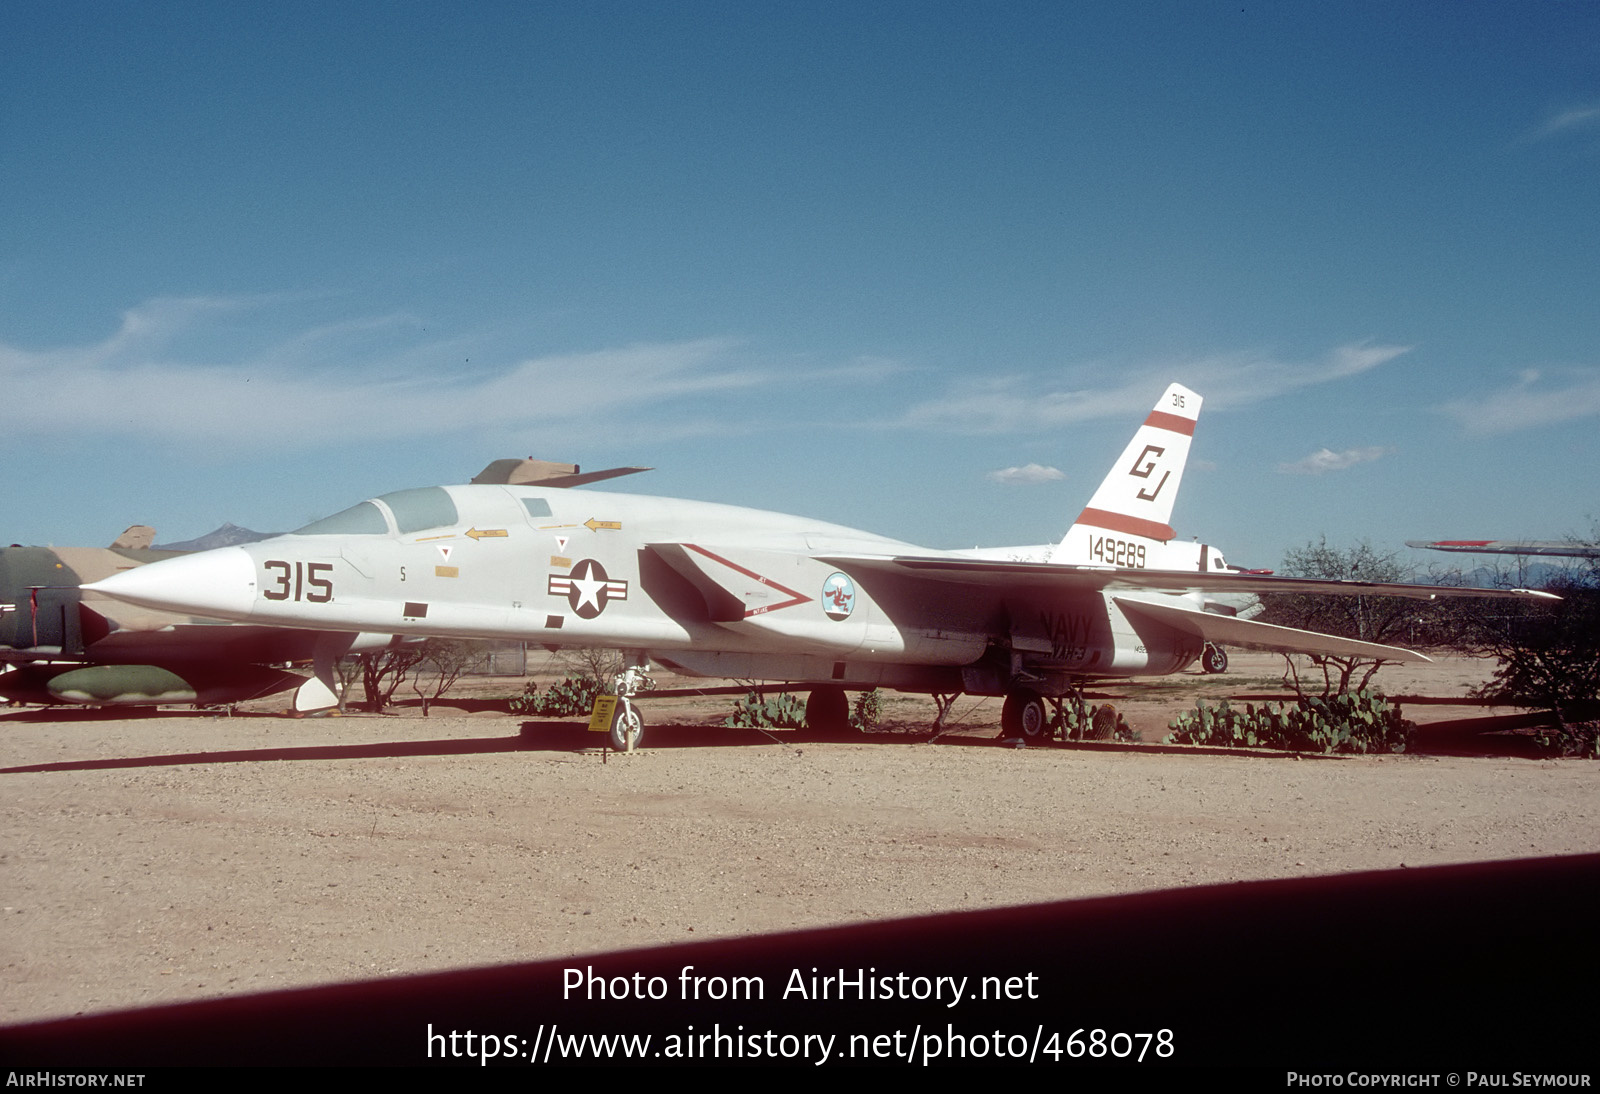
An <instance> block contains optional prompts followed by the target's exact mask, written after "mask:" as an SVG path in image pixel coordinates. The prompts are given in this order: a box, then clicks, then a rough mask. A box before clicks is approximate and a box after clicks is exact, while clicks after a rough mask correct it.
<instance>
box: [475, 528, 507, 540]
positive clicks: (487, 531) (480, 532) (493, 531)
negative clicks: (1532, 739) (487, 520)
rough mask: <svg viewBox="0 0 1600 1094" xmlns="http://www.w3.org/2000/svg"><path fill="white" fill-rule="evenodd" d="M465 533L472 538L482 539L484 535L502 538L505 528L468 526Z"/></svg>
mask: <svg viewBox="0 0 1600 1094" xmlns="http://www.w3.org/2000/svg"><path fill="white" fill-rule="evenodd" d="M467 535H469V536H471V537H472V538H473V539H482V538H483V537H484V536H488V537H489V538H490V539H504V538H505V536H506V530H505V529H504V528H481V529H480V528H468V529H467Z"/></svg>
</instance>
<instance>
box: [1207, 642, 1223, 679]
mask: <svg viewBox="0 0 1600 1094" xmlns="http://www.w3.org/2000/svg"><path fill="white" fill-rule="evenodd" d="M1200 668H1201V670H1202V671H1204V672H1205V673H1206V675H1208V676H1215V675H1216V674H1217V673H1219V672H1227V671H1228V651H1227V650H1225V649H1223V648H1222V647H1221V646H1213V645H1212V644H1211V643H1209V642H1207V643H1206V648H1205V650H1204V652H1202V653H1201V654H1200Z"/></svg>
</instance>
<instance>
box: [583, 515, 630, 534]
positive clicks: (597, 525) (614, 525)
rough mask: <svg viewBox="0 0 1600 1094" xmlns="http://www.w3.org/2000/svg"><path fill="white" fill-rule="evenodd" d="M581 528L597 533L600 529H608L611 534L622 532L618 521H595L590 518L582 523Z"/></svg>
mask: <svg viewBox="0 0 1600 1094" xmlns="http://www.w3.org/2000/svg"><path fill="white" fill-rule="evenodd" d="M583 526H584V527H585V528H587V529H589V531H591V532H598V531H599V530H600V529H602V528H609V529H611V530H612V531H613V532H620V531H622V522H621V521H620V520H595V519H594V518H593V517H590V518H589V519H588V520H586V521H584V522H583Z"/></svg>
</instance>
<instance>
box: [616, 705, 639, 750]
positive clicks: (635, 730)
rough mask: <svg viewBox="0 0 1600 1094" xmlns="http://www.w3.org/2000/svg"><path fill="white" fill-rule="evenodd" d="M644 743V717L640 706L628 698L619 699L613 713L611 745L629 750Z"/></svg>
mask: <svg viewBox="0 0 1600 1094" xmlns="http://www.w3.org/2000/svg"><path fill="white" fill-rule="evenodd" d="M643 743H644V719H643V718H642V717H640V715H639V708H638V707H636V706H634V705H633V704H632V703H630V702H628V701H627V700H626V699H618V700H617V709H616V710H615V711H613V712H612V714H611V747H612V748H614V749H616V750H617V751H618V752H627V751H628V750H629V749H630V748H638V747H640V746H641V745H642V744H643Z"/></svg>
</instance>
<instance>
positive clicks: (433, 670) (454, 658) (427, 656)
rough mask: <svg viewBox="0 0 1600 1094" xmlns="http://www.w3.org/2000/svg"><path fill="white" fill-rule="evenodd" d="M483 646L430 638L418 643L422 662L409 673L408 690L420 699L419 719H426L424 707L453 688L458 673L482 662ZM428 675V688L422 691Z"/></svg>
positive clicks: (458, 676) (474, 643)
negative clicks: (421, 717)
mask: <svg viewBox="0 0 1600 1094" xmlns="http://www.w3.org/2000/svg"><path fill="white" fill-rule="evenodd" d="M483 657H484V644H483V643H482V642H468V641H459V640H452V639H447V638H430V639H428V640H427V641H426V642H424V643H423V644H422V659H421V661H419V662H418V663H417V667H416V671H414V672H413V673H412V674H411V690H412V691H414V692H416V693H417V698H418V699H421V700H422V716H423V717H424V718H426V717H427V716H428V707H429V706H430V705H431V704H432V703H434V702H436V701H437V700H438V699H439V697H440V696H442V695H443V694H444V693H445V692H447V691H449V690H450V689H451V688H452V687H454V686H455V682H456V681H457V680H459V679H461V674H462V673H464V672H466V671H467V670H468V669H470V668H471V667H472V666H473V665H475V664H477V663H478V662H479V661H481V660H483ZM425 674H428V679H429V682H430V683H431V685H432V687H431V689H424V687H423V677H424V675H425Z"/></svg>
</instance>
